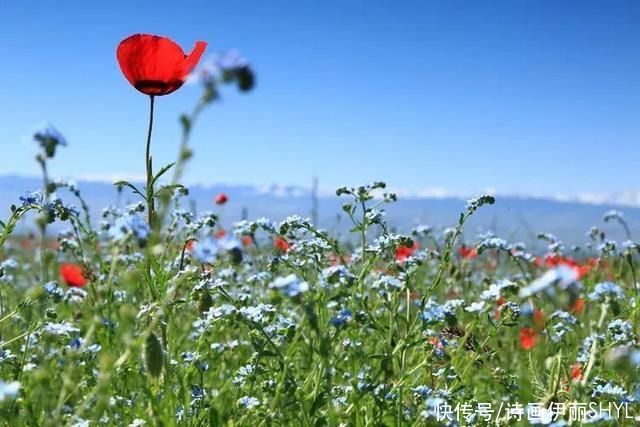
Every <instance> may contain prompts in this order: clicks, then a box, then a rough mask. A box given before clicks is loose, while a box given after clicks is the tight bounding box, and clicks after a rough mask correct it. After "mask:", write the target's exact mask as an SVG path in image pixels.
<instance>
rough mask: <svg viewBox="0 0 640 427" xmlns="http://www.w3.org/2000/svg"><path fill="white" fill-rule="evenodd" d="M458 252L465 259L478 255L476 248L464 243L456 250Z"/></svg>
mask: <svg viewBox="0 0 640 427" xmlns="http://www.w3.org/2000/svg"><path fill="white" fill-rule="evenodd" d="M458 252H459V253H460V256H461V257H462V258H466V259H474V258H475V257H477V256H478V250H477V249H476V248H474V247H467V246H465V245H462V246H460V249H459V250H458Z"/></svg>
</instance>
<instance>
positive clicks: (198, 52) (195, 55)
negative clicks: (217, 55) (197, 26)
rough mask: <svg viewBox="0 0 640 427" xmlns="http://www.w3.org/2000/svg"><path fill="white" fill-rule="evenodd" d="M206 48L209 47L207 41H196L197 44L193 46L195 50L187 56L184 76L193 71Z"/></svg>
mask: <svg viewBox="0 0 640 427" xmlns="http://www.w3.org/2000/svg"><path fill="white" fill-rule="evenodd" d="M206 48H207V42H203V41H198V42H196V45H195V46H194V47H193V50H192V51H191V53H190V54H189V56H187V57H186V59H185V64H184V67H185V68H184V77H186V76H187V74H189V73H190V72H191V71H193V69H194V68H195V67H196V65H198V62H199V61H200V58H201V57H202V54H203V53H204V50H205V49H206Z"/></svg>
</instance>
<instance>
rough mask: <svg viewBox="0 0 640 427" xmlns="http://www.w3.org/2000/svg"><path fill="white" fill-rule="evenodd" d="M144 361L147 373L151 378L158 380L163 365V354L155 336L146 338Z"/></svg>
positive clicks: (151, 335)
mask: <svg viewBox="0 0 640 427" xmlns="http://www.w3.org/2000/svg"><path fill="white" fill-rule="evenodd" d="M144 359H145V364H146V367H147V372H149V375H151V376H152V377H153V378H158V377H159V376H160V374H161V373H162V365H163V363H164V354H163V353H162V344H160V340H158V337H156V335H155V334H153V333H151V334H150V335H149V336H148V337H147V342H146V345H145V348H144Z"/></svg>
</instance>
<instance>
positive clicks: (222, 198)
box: [216, 193, 229, 205]
mask: <svg viewBox="0 0 640 427" xmlns="http://www.w3.org/2000/svg"><path fill="white" fill-rule="evenodd" d="M228 200H229V197H227V195H226V194H224V193H220V194H218V195H217V196H216V205H224V204H225V203H227V201H228Z"/></svg>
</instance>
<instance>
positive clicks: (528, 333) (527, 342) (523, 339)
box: [520, 328, 538, 350]
mask: <svg viewBox="0 0 640 427" xmlns="http://www.w3.org/2000/svg"><path fill="white" fill-rule="evenodd" d="M537 335H538V334H537V332H536V331H535V330H533V329H532V328H522V329H520V345H521V346H522V348H523V349H524V350H529V349H531V348H533V347H534V346H535V345H536V339H537V338H536V337H537Z"/></svg>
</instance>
